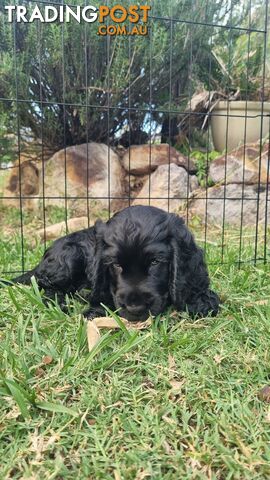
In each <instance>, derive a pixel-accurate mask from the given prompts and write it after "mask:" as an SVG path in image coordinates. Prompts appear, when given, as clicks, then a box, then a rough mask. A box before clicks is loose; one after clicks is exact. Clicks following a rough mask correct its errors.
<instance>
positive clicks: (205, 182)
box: [190, 150, 220, 187]
mask: <svg viewBox="0 0 270 480" xmlns="http://www.w3.org/2000/svg"><path fill="white" fill-rule="evenodd" d="M219 156H220V152H217V151H215V150H213V151H211V152H201V151H198V150H197V151H193V152H192V153H191V154H190V157H191V158H193V159H194V160H195V165H196V168H197V173H196V176H197V179H198V181H199V184H200V186H201V187H206V186H208V187H211V186H212V185H214V183H213V182H212V180H211V179H210V178H208V166H209V163H210V162H211V161H212V160H215V159H216V158H218V157H219Z"/></svg>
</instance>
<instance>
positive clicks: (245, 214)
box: [189, 183, 270, 226]
mask: <svg viewBox="0 0 270 480" xmlns="http://www.w3.org/2000/svg"><path fill="white" fill-rule="evenodd" d="M266 193H267V190H266V186H263V185H261V186H260V189H259V193H258V186H256V185H244V192H242V185H241V184H236V183H232V184H229V185H227V186H226V190H225V187H224V185H220V186H214V187H211V188H208V191H207V200H206V190H205V189H200V190H197V192H196V194H195V197H194V198H193V199H191V200H190V202H189V213H190V214H192V215H193V216H198V217H200V218H201V219H202V221H205V219H206V214H207V222H208V223H211V224H215V225H220V226H222V224H223V212H224V215H225V224H231V225H237V226H239V225H240V224H241V217H242V218H243V225H253V226H254V225H255V224H256V218H257V209H258V214H259V216H258V220H259V222H260V223H262V224H263V223H264V222H265V214H266ZM224 194H225V196H226V200H225V209H224ZM242 195H243V205H242ZM258 199H259V208H257V204H258ZM269 200H270V189H269V191H268V202H269ZM206 208H207V210H206ZM267 222H268V224H269V222H270V208H269V207H268V210H267Z"/></svg>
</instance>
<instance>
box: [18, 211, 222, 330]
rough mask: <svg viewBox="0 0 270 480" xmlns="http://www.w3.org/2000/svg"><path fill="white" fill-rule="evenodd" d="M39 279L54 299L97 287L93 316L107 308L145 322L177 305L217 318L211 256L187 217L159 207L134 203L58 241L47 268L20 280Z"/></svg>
mask: <svg viewBox="0 0 270 480" xmlns="http://www.w3.org/2000/svg"><path fill="white" fill-rule="evenodd" d="M33 275H34V276H35V278H36V281H37V283H38V285H39V286H40V287H41V288H43V289H44V290H45V295H46V297H48V298H55V296H56V295H57V298H58V301H59V302H60V304H64V298H65V294H71V293H75V292H76V291H79V290H80V289H82V288H84V287H88V288H90V289H91V293H90V295H89V299H88V300H89V303H90V305H91V308H89V310H88V311H87V312H85V315H86V316H88V317H89V318H93V317H95V316H98V315H100V314H103V313H104V310H103V309H102V308H101V307H100V303H101V302H102V303H104V304H105V305H107V306H108V307H110V308H112V309H118V313H119V315H120V316H122V317H124V318H127V319H128V320H131V321H132V320H145V319H146V318H147V317H148V315H149V312H151V314H152V315H158V314H159V313H162V312H163V311H164V310H165V309H166V307H168V306H169V305H173V306H174V307H175V308H176V309H177V310H185V309H187V310H188V311H189V313H190V314H191V315H199V316H206V315H207V314H212V315H216V314H217V312H218V306H219V298H218V296H217V294H216V293H214V292H213V291H212V290H210V289H209V277H208V273H207V268H206V265H205V263H204V259H203V253H202V250H201V249H200V248H198V247H197V245H196V244H195V241H194V238H193V236H192V234H191V233H190V232H189V231H188V229H187V227H186V226H185V224H184V221H183V219H181V218H179V217H178V216H176V215H174V214H169V213H166V212H165V211H163V210H160V209H159V208H155V207H143V206H134V207H129V208H125V209H124V210H122V211H121V212H119V213H117V214H115V215H114V216H113V217H112V218H111V219H110V220H109V221H108V222H107V223H102V222H101V221H97V222H96V224H95V226H94V227H91V228H88V229H86V230H82V231H79V232H75V233H72V234H70V235H67V236H66V237H63V238H60V239H58V240H56V241H55V242H54V243H53V245H52V246H51V247H50V248H49V249H48V250H47V251H46V252H45V254H44V256H43V258H42V260H41V262H40V264H39V265H38V266H37V267H35V268H34V269H33V270H31V271H30V272H28V273H26V274H24V275H22V276H20V277H18V278H15V279H14V280H13V282H20V283H26V284H28V283H30V279H31V276H33Z"/></svg>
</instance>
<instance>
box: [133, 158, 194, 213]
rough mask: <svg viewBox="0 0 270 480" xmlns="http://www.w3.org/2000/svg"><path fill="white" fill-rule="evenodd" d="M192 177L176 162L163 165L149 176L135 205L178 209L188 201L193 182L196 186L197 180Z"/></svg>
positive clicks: (170, 209)
mask: <svg viewBox="0 0 270 480" xmlns="http://www.w3.org/2000/svg"><path fill="white" fill-rule="evenodd" d="M169 167H170V168H169ZM169 172H170V176H169ZM190 178H191V176H190V175H189V174H188V173H187V171H186V170H185V169H184V168H182V167H178V166H177V165H175V164H174V163H172V164H171V165H170V166H169V165H161V166H160V167H158V168H157V169H156V171H155V172H154V173H152V175H150V176H149V177H148V178H147V180H146V182H145V184H144V186H143V188H142V189H141V191H140V192H139V194H138V195H137V197H136V199H135V200H134V202H133V205H153V206H155V207H159V208H163V209H164V210H169V211H175V210H178V209H179V208H182V207H183V206H184V204H185V203H186V201H187V197H189V195H190V192H191V184H192V186H193V188H194V186H195V183H196V181H195V180H194V179H193V180H192V182H190ZM169 183H170V188H169ZM149 196H150V201H149ZM168 196H169V197H170V200H169V201H168Z"/></svg>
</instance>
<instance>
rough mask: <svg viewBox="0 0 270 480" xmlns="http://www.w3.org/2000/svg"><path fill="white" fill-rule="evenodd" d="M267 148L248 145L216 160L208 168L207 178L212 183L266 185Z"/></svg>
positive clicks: (267, 173)
mask: <svg viewBox="0 0 270 480" xmlns="http://www.w3.org/2000/svg"><path fill="white" fill-rule="evenodd" d="M268 162H269V157H268V148H267V146H264V147H263V148H262V151H261V153H260V145H259V144H258V143H256V144H249V145H245V146H243V145H242V146H241V147H239V148H236V149H235V150H232V151H231V152H230V153H228V154H227V155H226V154H224V155H222V156H221V157H218V158H216V159H215V160H214V161H213V162H211V163H210V166H209V178H210V179H211V180H212V181H213V182H214V183H220V184H223V183H226V184H228V183H246V184H249V185H252V184H255V183H258V182H260V183H267V175H268V181H270V169H269V167H268Z"/></svg>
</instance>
